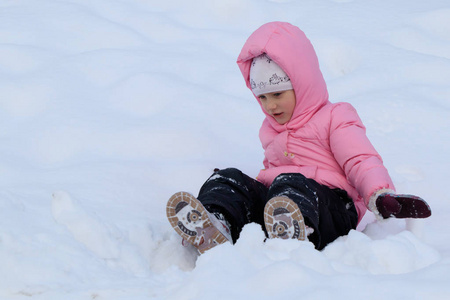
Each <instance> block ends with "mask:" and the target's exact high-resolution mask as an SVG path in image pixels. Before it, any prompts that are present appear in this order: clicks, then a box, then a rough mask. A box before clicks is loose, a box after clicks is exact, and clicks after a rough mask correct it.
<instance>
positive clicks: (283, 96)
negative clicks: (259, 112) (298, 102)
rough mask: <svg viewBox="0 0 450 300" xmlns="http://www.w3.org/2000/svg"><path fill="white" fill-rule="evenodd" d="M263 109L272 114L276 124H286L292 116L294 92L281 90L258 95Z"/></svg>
mask: <svg viewBox="0 0 450 300" xmlns="http://www.w3.org/2000/svg"><path fill="white" fill-rule="evenodd" d="M258 98H259V100H260V101H261V104H262V106H263V108H264V110H265V111H266V112H267V113H268V114H269V115H270V116H272V117H273V118H274V119H275V120H276V121H277V122H278V124H281V125H283V124H286V123H287V122H289V120H290V119H291V118H292V114H293V113H294V108H295V92H294V90H287V91H282V92H275V93H268V94H262V95H259V96H258Z"/></svg>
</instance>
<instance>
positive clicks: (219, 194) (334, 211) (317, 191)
mask: <svg viewBox="0 0 450 300" xmlns="http://www.w3.org/2000/svg"><path fill="white" fill-rule="evenodd" d="M277 196H286V197H288V198H290V199H291V200H293V201H294V202H295V203H296V204H297V205H298V207H299V208H300V211H301V212H302V215H303V217H304V219H305V223H306V225H307V226H309V227H312V228H313V229H314V233H313V234H311V235H310V236H308V240H309V241H311V242H313V243H314V245H315V247H316V249H319V250H321V249H323V248H324V247H325V246H326V245H327V244H329V243H331V242H332V241H334V240H335V239H337V238H338V237H340V236H343V235H346V234H348V232H349V231H350V230H351V229H355V228H356V224H357V220H358V215H357V212H356V209H355V206H354V204H353V201H352V199H351V198H350V197H349V196H348V195H347V192H345V191H344V190H341V189H331V188H329V187H327V186H325V185H321V184H319V183H317V182H316V181H315V180H312V179H309V178H306V177H305V176H303V175H302V174H300V173H286V174H280V175H279V176H277V177H276V178H275V180H274V181H273V182H272V185H271V186H270V187H266V186H265V185H264V184H262V183H260V182H258V181H256V180H255V179H253V178H251V177H249V176H247V175H245V174H243V173H242V172H241V171H239V170H238V169H234V168H228V169H223V170H216V171H215V172H214V174H213V175H212V176H211V177H210V178H209V179H208V180H207V181H206V182H205V183H204V184H203V186H202V187H201V189H200V192H199V195H198V197H197V199H198V200H199V201H200V202H201V203H202V204H203V206H205V208H206V209H207V210H208V211H210V212H220V213H222V214H223V215H224V217H225V218H226V220H227V221H228V222H229V223H230V225H231V228H230V230H231V234H232V237H233V241H234V242H236V240H237V239H238V238H239V234H240V232H241V230H242V228H243V227H244V225H246V224H248V223H252V222H254V223H258V224H260V225H261V226H262V229H263V230H264V231H265V226H264V217H263V215H264V206H265V204H266V203H267V201H269V200H270V199H271V198H273V197H277ZM266 235H267V232H266Z"/></svg>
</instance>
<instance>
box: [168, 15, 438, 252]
mask: <svg viewBox="0 0 450 300" xmlns="http://www.w3.org/2000/svg"><path fill="white" fill-rule="evenodd" d="M237 63H238V66H239V68H240V70H241V72H242V75H243V76H244V79H245V82H246V84H247V86H248V88H249V89H250V90H251V91H252V92H253V94H254V96H255V97H256V100H257V101H258V103H259V104H260V106H261V108H262V111H263V113H264V114H265V116H266V118H265V120H264V122H263V124H262V126H261V129H260V133H259V136H260V140H261V143H262V147H263V148H264V150H265V152H264V155H265V158H264V162H263V164H264V167H265V169H263V170H261V172H260V173H259V175H258V176H257V180H255V179H252V178H250V177H249V176H247V175H245V174H243V173H242V172H240V171H239V170H237V169H233V168H230V169H224V170H216V171H215V173H214V174H213V175H212V176H211V177H210V178H209V179H208V180H207V181H206V182H205V184H204V185H203V186H202V188H201V189H200V193H199V195H198V197H197V198H195V197H194V196H193V195H191V194H189V193H186V192H179V193H176V194H175V195H173V196H172V197H171V198H170V199H169V202H168V204H167V216H168V219H169V221H170V223H171V225H172V226H173V228H174V229H175V230H176V231H177V233H178V234H180V235H181V236H182V237H183V239H184V240H186V241H187V242H189V243H191V244H193V245H194V246H195V247H196V248H197V249H198V250H199V252H200V253H203V252H204V251H206V250H208V249H210V248H212V247H214V246H216V245H218V244H221V243H224V242H226V241H230V242H232V243H234V242H235V241H236V240H237V239H238V237H239V233H240V231H241V230H242V228H243V226H244V225H245V224H248V223H250V222H256V223H258V224H261V226H262V227H263V230H264V231H265V232H266V235H267V236H268V237H269V238H283V239H288V238H294V239H298V240H306V239H308V240H309V241H311V242H312V243H314V245H315V247H316V248H317V249H323V248H324V247H325V246H326V245H327V244H329V243H331V242H332V241H334V240H335V239H336V238H338V237H339V236H342V235H346V234H347V233H348V232H349V231H350V230H351V229H355V228H356V226H357V224H358V223H359V222H360V221H361V219H362V217H363V216H364V214H365V212H366V210H367V209H369V210H370V211H372V212H373V213H374V214H375V215H376V216H378V217H379V218H389V217H396V218H426V217H429V216H430V215H431V211H430V208H429V206H428V204H427V203H426V202H425V201H424V200H422V199H420V198H419V197H415V196H410V195H396V194H395V188H394V184H393V183H392V180H391V178H390V176H389V174H388V172H387V170H386V168H385V167H384V166H383V162H382V159H381V157H380V155H379V154H378V153H377V151H376V150H375V149H374V147H373V146H372V144H371V143H370V141H369V140H368V138H367V136H366V134H365V127H364V125H363V124H362V122H361V120H360V118H359V117H358V114H357V112H356V110H355V109H354V108H353V107H352V106H351V105H350V104H348V103H335V104H333V103H331V102H329V100H328V92H327V88H326V84H325V81H324V79H323V76H322V73H321V71H320V69H319V62H318V59H317V56H316V54H315V51H314V48H313V46H312V45H311V43H310V41H309V40H308V39H307V37H306V36H305V34H304V33H303V32H302V31H301V30H300V29H299V28H297V27H295V26H293V25H291V24H289V23H283V22H271V23H267V24H265V25H263V26H261V27H260V28H259V29H257V30H256V31H255V32H254V33H253V34H252V35H251V36H250V37H249V38H248V40H247V42H246V43H245V44H244V47H243V48H242V51H241V53H240V55H239V57H238V60H237Z"/></svg>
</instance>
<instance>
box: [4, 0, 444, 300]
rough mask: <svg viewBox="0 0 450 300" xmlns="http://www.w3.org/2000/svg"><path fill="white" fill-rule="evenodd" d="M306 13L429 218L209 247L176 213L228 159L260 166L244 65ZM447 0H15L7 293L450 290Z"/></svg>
mask: <svg viewBox="0 0 450 300" xmlns="http://www.w3.org/2000/svg"><path fill="white" fill-rule="evenodd" d="M269 21H288V22H291V23H292V24H294V25H297V26H299V27H300V28H301V29H302V30H303V31H305V33H306V35H307V36H308V37H309V38H310V40H311V41H312V43H313V45H314V46H315V49H316V51H317V53H318V56H319V60H320V64H321V68H322V72H323V73H324V76H325V79H326V81H327V83H328V88H329V92H330V100H331V101H332V102H339V101H347V102H350V103H352V104H353V105H354V106H355V107H356V108H357V110H358V112H359V114H360V116H361V118H362V119H363V122H364V123H365V125H366V126H367V133H368V135H369V137H370V139H371V140H372V142H373V144H374V145H375V147H376V148H377V150H378V151H379V152H380V154H381V155H382V156H383V158H384V161H385V164H386V166H387V168H388V169H389V171H390V174H391V176H392V178H393V180H394V182H395V184H396V186H397V190H398V192H401V193H411V194H416V195H420V196H422V197H423V198H424V199H426V200H427V201H428V202H429V204H430V206H431V207H432V210H433V215H432V217H430V218H429V219H426V220H422V221H411V220H408V221H405V220H388V221H383V222H378V223H373V224H369V225H368V227H367V228H366V229H365V230H364V231H363V232H359V231H352V232H350V234H349V235H348V236H346V237H342V238H339V239H338V240H336V241H335V242H334V243H332V244H330V245H329V246H328V247H326V249H324V250H323V251H321V252H319V251H316V250H314V247H313V245H312V244H311V243H309V242H298V241H283V240H269V241H267V242H266V243H264V242H263V240H264V235H263V232H262V231H261V230H260V228H259V227H258V226H257V225H255V224H250V225H248V226H246V227H245V228H244V230H243V232H242V234H241V239H240V240H239V241H238V243H237V244H236V245H234V246H232V245H231V244H224V245H222V246H220V247H216V248H214V249H212V250H211V251H209V252H207V253H206V254H204V255H202V256H200V257H197V255H196V254H195V252H194V251H193V249H192V248H190V247H187V248H185V247H183V246H182V245H181V241H180V237H178V236H177V235H176V233H175V232H174V231H173V229H172V228H171V227H170V225H169V222H168V221H167V220H166V215H165V205H166V202H167V200H168V198H169V197H170V196H171V195H172V194H173V193H175V192H177V191H180V190H185V191H189V192H192V193H194V194H197V193H198V190H199V188H200V186H201V185H202V183H203V182H204V181H205V180H206V179H207V178H208V177H209V175H210V174H211V173H212V170H213V169H214V168H215V167H218V168H225V167H237V168H239V169H241V170H243V171H244V172H245V173H247V174H249V175H251V176H256V174H257V173H258V171H259V169H260V168H262V158H263V151H262V148H261V146H260V142H259V139H258V130H259V126H260V124H261V122H262V119H263V114H262V112H261V110H260V108H259V106H258V105H257V103H256V101H255V99H254V98H253V96H252V94H251V92H250V91H249V90H248V89H247V88H246V87H245V84H244V80H243V78H242V76H241V74H240V72H239V70H238V67H237V65H236V63H235V61H236V58H237V56H238V54H239V52H240V49H241V47H242V45H243V44H244V42H245V40H246V39H247V37H248V36H249V35H250V34H251V33H252V32H253V31H254V30H255V29H257V28H258V27H259V26H260V25H262V24H263V23H266V22H269ZM449 112H450V3H449V1H448V0H441V1H439V0H426V1H423V0H420V1H419V0H414V1H411V0H398V1H392V0H377V1H367V0H354V1H352V0H334V1H332V0H309V1H308V0H305V1H289V0H277V1H275V0H273V1H256V0H231V1H222V0H209V1H183V0H177V1H150V0H128V1H125V0H59V1H57V0H53V1H50V0H39V1H37V0H35V1H33V0H1V1H0V299H2V300H3V299H57V300H61V299H64V300H66V299H76V300H79V299H97V300H98V299H108V300H115V299H133V300H141V299H258V300H263V299H288V298H289V299H292V298H298V299H450V231H449V229H448V228H449V223H447V221H449V220H450V206H449V202H450V201H449V200H450V196H449V188H450V185H449V179H450V178H449V172H448V170H449V169H450V164H449V158H450V147H449V146H450V126H449V124H450V121H449V120H450V119H449V118H450V113H449Z"/></svg>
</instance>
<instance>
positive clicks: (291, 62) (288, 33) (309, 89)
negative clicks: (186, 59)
mask: <svg viewBox="0 0 450 300" xmlns="http://www.w3.org/2000/svg"><path fill="white" fill-rule="evenodd" d="M263 53H266V54H267V55H268V56H269V57H270V58H271V59H273V60H274V61H275V62H276V63H277V64H278V65H279V66H280V67H281V68H282V69H283V70H284V71H285V72H286V74H287V75H288V76H289V78H290V80H291V83H292V86H293V88H294V92H295V95H296V105H295V109H294V113H293V115H292V118H291V120H290V121H289V122H287V123H286V124H284V125H280V124H278V123H277V121H276V120H275V119H274V118H272V117H271V116H270V115H268V114H267V113H266V112H265V111H264V109H263V107H262V105H261V102H260V101H259V98H258V97H256V96H255V97H256V99H257V101H258V102H259V104H260V105H261V109H262V110H263V112H264V114H265V115H266V121H268V122H269V123H270V125H271V126H272V127H273V128H274V129H275V130H276V131H277V132H282V131H284V130H295V129H298V128H300V127H302V126H303V125H304V124H305V123H306V122H308V121H309V119H311V117H312V116H313V115H314V114H315V113H316V112H317V111H318V110H319V109H320V108H321V107H323V106H324V105H325V104H327V103H328V91H327V87H326V84H325V80H324V79H323V75H322V72H321V71H320V68H319V61H318V59H317V55H316V53H315V51H314V48H313V46H312V44H311V42H310V41H309V39H308V38H307V37H306V35H305V34H304V33H303V31H301V30H300V29H299V28H298V27H296V26H293V25H291V24H289V23H285V22H271V23H267V24H264V25H262V26H261V27H260V28H258V29H257V30H256V31H255V32H253V33H252V35H250V37H249V38H248V39H247V41H246V42H245V44H244V46H243V48H242V50H241V53H240V54H239V57H238V60H237V63H238V66H239V68H240V70H241V72H242V75H243V76H244V79H245V82H246V84H247V87H248V88H249V89H250V90H251V86H250V66H251V63H252V60H253V58H254V57H256V56H259V55H261V54H263Z"/></svg>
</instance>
